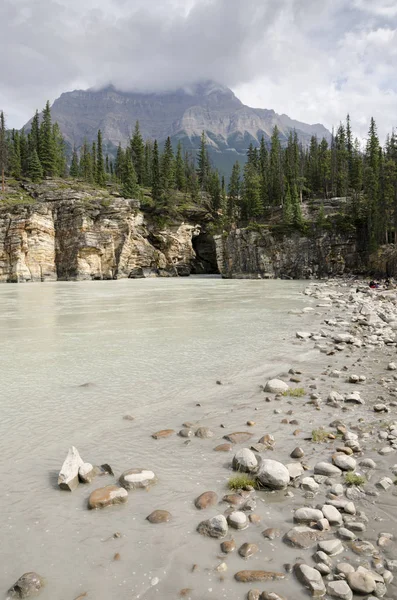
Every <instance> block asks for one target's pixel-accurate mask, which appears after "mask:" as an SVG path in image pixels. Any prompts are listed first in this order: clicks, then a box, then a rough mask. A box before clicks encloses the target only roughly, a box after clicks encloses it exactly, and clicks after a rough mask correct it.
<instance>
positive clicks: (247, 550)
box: [238, 543, 259, 558]
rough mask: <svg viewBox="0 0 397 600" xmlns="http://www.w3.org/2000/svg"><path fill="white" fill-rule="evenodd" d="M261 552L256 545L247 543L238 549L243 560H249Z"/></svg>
mask: <svg viewBox="0 0 397 600" xmlns="http://www.w3.org/2000/svg"><path fill="white" fill-rule="evenodd" d="M257 552H259V548H258V546H257V545H256V544H249V543H245V544H243V545H242V546H240V548H239V549H238V553H239V555H240V556H242V557H243V558H249V557H250V556H253V555H254V554H256V553H257Z"/></svg>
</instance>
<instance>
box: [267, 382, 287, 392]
mask: <svg viewBox="0 0 397 600" xmlns="http://www.w3.org/2000/svg"><path fill="white" fill-rule="evenodd" d="M288 390H289V385H288V383H285V381H282V380H281V379H269V381H268V382H267V384H266V386H265V392H270V393H271V394H284V392H288Z"/></svg>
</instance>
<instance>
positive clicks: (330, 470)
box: [314, 462, 342, 477]
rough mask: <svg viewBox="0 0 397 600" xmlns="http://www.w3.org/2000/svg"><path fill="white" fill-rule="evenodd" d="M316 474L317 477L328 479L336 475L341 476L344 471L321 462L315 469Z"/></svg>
mask: <svg viewBox="0 0 397 600" xmlns="http://www.w3.org/2000/svg"><path fill="white" fill-rule="evenodd" d="M314 473H315V474H316V475H325V476H326V477H333V476H335V475H341V473H342V471H341V470H340V469H339V467H337V466H335V465H332V464H331V463H327V462H319V463H317V464H316V465H315V467H314Z"/></svg>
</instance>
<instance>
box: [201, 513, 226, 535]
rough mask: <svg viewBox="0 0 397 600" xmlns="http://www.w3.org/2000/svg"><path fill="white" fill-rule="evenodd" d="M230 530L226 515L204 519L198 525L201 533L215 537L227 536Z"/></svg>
mask: <svg viewBox="0 0 397 600" xmlns="http://www.w3.org/2000/svg"><path fill="white" fill-rule="evenodd" d="M228 530H229V528H228V526H227V521H226V517H224V516H223V515H217V516H216V517H212V519H208V520H206V521H202V522H201V523H199V525H198V527H197V531H198V532H199V533H201V535H206V536H207V537H213V538H223V537H225V536H226V535H227V533H228Z"/></svg>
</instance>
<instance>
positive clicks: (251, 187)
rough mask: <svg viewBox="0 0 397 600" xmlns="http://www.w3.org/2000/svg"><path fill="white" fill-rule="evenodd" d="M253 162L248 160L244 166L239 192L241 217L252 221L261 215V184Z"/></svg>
mask: <svg viewBox="0 0 397 600" xmlns="http://www.w3.org/2000/svg"><path fill="white" fill-rule="evenodd" d="M252 156H253V158H254V160H252V159H251V160H250V158H249V159H248V161H247V162H246V164H245V166H244V176H243V184H242V190H241V216H242V218H243V219H252V218H255V217H259V216H260V215H261V214H262V202H261V182H260V177H259V174H258V171H257V169H256V167H255V154H254V153H253V154H252Z"/></svg>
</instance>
